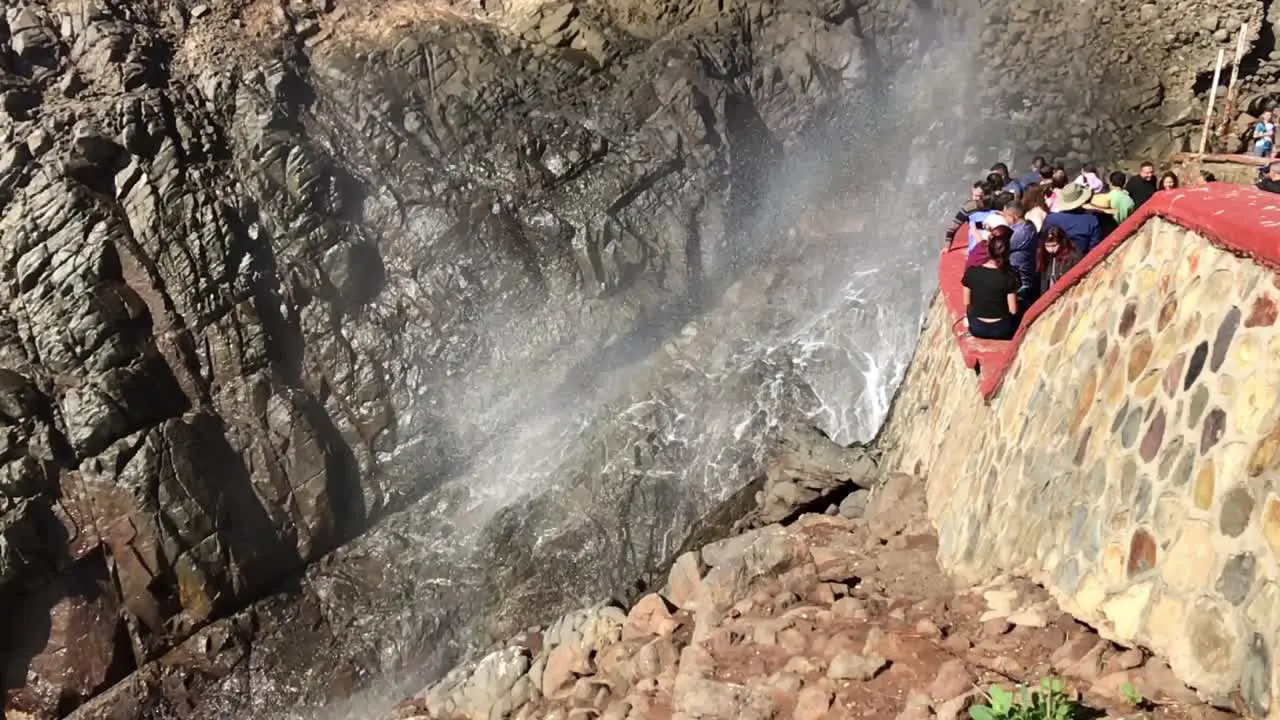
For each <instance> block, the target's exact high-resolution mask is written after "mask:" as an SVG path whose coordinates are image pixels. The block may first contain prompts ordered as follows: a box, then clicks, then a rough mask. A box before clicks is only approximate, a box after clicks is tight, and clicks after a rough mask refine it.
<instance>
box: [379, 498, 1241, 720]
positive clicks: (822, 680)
mask: <svg viewBox="0 0 1280 720" xmlns="http://www.w3.org/2000/svg"><path fill="white" fill-rule="evenodd" d="M923 491H924V483H923V482H922V481H920V480H918V479H916V478H912V477H911V476H908V475H895V476H891V477H890V478H888V480H887V482H886V483H885V484H884V485H882V486H880V487H879V488H878V490H877V491H875V492H873V494H872V497H871V499H870V501H869V504H868V507H867V512H866V516H865V517H859V518H834V517H825V516H822V515H812V514H810V515H803V516H801V517H800V518H799V519H798V520H797V521H796V522H795V523H794V524H790V525H785V526H781V525H768V526H765V527H763V528H758V529H755V530H752V531H749V532H747V533H744V534H742V535H737V536H735V537H732V538H729V539H726V540H723V541H721V542H717V543H712V544H710V545H707V546H705V547H703V548H702V549H701V551H700V552H698V553H688V554H686V555H684V556H682V557H681V558H680V561H679V562H677V563H676V566H675V567H674V568H673V569H672V571H671V574H670V580H669V582H668V583H667V584H666V586H665V587H663V588H662V591H661V593H660V594H659V593H652V594H648V595H645V596H644V597H643V598H641V599H640V600H638V601H637V602H636V603H634V604H633V605H631V606H630V607H629V609H623V608H619V607H617V606H612V605H603V606H596V607H592V608H587V609H583V610H579V611H576V612H574V613H571V614H569V615H566V616H564V617H562V618H559V619H557V620H556V621H555V622H553V623H550V624H549V625H547V626H546V627H545V628H535V629H533V630H531V631H529V632H526V633H523V634H521V635H520V636H518V637H515V638H512V639H510V640H509V641H507V642H505V643H503V644H502V646H500V647H498V648H496V649H494V650H493V651H492V652H491V653H489V654H488V655H486V656H485V657H483V658H481V659H480V660H479V661H478V662H476V663H474V664H473V665H470V666H465V667H460V668H458V669H457V670H455V671H454V672H451V673H450V674H449V675H448V676H447V677H445V678H444V679H443V680H442V681H441V682H439V683H437V684H435V685H433V686H432V687H430V688H427V689H426V690H424V691H422V692H420V693H419V694H418V695H416V696H415V697H414V698H412V699H410V700H408V701H406V702H405V703H403V704H402V706H401V707H400V708H399V709H398V710H397V711H396V712H394V713H393V714H391V715H390V717H392V718H396V719H397V720H488V719H489V718H497V717H510V718H514V719H515V720H525V719H530V720H531V719H533V718H541V719H544V720H567V719H568V718H582V717H599V718H605V719H607V720H628V719H630V720H641V719H644V720H658V719H663V718H690V719H691V720H698V719H700V720H739V719H741V718H759V719H762V720H764V719H768V718H794V719H795V720H824V719H826V718H840V717H850V716H863V717H884V718H890V717H897V718H899V719H900V720H912V719H916V718H918V719H919V720H957V719H958V718H963V717H968V713H967V712H966V711H967V710H968V708H969V707H970V706H972V705H975V704H984V703H985V699H986V698H985V696H984V695H983V693H984V691H985V690H986V688H987V687H988V686H990V685H993V684H1000V685H1003V686H1005V687H1006V688H1007V687H1009V686H1011V685H1012V684H1014V683H1022V684H1025V685H1027V686H1030V687H1033V688H1034V687H1037V686H1038V684H1039V681H1040V679H1041V678H1045V677H1050V676H1057V677H1060V678H1066V679H1067V681H1068V682H1070V686H1071V690H1072V692H1073V693H1074V692H1076V691H1079V692H1080V693H1081V695H1082V696H1083V697H1084V699H1085V702H1086V703H1087V704H1088V705H1089V706H1091V707H1092V708H1094V710H1095V712H1097V714H1098V715H1103V714H1107V715H1115V716H1128V717H1132V713H1133V707H1132V706H1131V705H1129V704H1127V703H1126V701H1125V687H1126V686H1128V687H1129V688H1131V692H1136V693H1140V694H1141V696H1142V697H1143V698H1146V699H1147V700H1146V701H1147V702H1156V703H1160V704H1161V712H1162V713H1163V714H1168V715H1170V716H1171V717H1187V718H1193V717H1201V718H1212V717H1215V715H1217V716H1219V717H1224V718H1226V717H1231V716H1229V715H1227V714H1226V713H1221V714H1217V713H1215V712H1214V711H1213V710H1212V709H1210V708H1207V707H1204V706H1202V705H1200V704H1199V703H1197V701H1196V698H1195V695H1194V693H1192V692H1191V691H1190V690H1188V689H1187V688H1186V687H1185V686H1184V685H1182V684H1181V683H1180V682H1178V681H1177V680H1176V678H1174V677H1173V674H1172V672H1171V671H1170V669H1169V667H1168V665H1167V664H1165V663H1164V662H1162V661H1161V660H1159V659H1156V658H1148V657H1147V656H1146V655H1145V654H1144V653H1143V652H1142V651H1141V650H1139V649H1136V648H1124V647H1116V646H1114V645H1112V644H1111V643H1108V642H1106V641H1104V640H1102V639H1100V638H1099V637H1098V635H1097V634H1096V633H1094V632H1093V631H1092V630H1090V629H1089V628H1086V627H1083V626H1081V625H1079V624H1078V623H1076V622H1075V621H1073V620H1072V619H1071V617H1070V616H1069V615H1067V614H1066V613H1064V612H1062V611H1061V610H1059V609H1058V608H1057V607H1056V605H1055V604H1054V602H1053V601H1052V600H1051V599H1050V598H1049V597H1048V595H1047V593H1046V592H1045V591H1044V590H1043V589H1042V588H1039V587H1036V586H1034V585H1032V584H1031V583H1028V582H1026V581H1018V580H1013V579H1010V578H1004V577H999V578H993V579H992V581H991V582H990V583H987V584H985V585H983V586H978V587H963V586H956V585H955V584H953V582H952V580H951V579H950V578H948V577H947V576H946V575H945V574H944V573H942V572H941V570H940V569H939V568H938V566H937V565H936V563H935V559H934V555H935V552H936V549H937V545H936V538H935V537H934V536H933V535H932V534H931V531H930V528H929V525H928V521H927V519H926V517H925V508H924V495H923ZM1091 714H1092V713H1091Z"/></svg>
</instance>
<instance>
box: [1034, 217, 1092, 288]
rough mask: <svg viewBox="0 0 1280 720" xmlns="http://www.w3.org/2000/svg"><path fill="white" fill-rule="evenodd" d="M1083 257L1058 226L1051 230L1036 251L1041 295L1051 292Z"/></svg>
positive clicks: (1046, 233)
mask: <svg viewBox="0 0 1280 720" xmlns="http://www.w3.org/2000/svg"><path fill="white" fill-rule="evenodd" d="M1081 257H1083V256H1082V255H1081V254H1080V251H1079V250H1077V249H1076V246H1075V245H1072V244H1071V240H1070V239H1069V238H1067V234H1066V232H1064V231H1063V230H1062V228H1060V227H1058V226H1056V225H1055V226H1053V227H1051V228H1049V230H1048V231H1047V232H1045V234H1044V238H1043V239H1042V240H1041V241H1040V248H1039V249H1038V250H1037V251H1036V271H1037V272H1039V273H1040V294H1041V295H1044V294H1045V293H1046V292H1049V288H1050V287H1052V286H1053V284H1054V283H1056V282H1058V280H1060V279H1062V276H1063V275H1066V274H1067V271H1068V270H1070V269H1071V268H1073V267H1075V265H1076V263H1078V262H1080V258H1081Z"/></svg>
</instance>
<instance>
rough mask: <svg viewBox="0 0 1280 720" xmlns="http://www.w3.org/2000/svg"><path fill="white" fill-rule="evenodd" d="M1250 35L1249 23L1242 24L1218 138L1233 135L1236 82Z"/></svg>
mask: <svg viewBox="0 0 1280 720" xmlns="http://www.w3.org/2000/svg"><path fill="white" fill-rule="evenodd" d="M1248 35H1249V25H1248V23H1240V32H1239V33H1238V34H1237V35H1236V58H1235V60H1234V61H1233V62H1232V63H1231V79H1230V80H1228V81H1227V101H1226V103H1224V104H1223V106H1222V107H1223V110H1222V122H1221V123H1219V124H1218V137H1222V136H1224V135H1229V134H1231V119H1232V116H1233V115H1235V111H1236V81H1237V80H1239V79H1240V60H1241V59H1243V58H1244V49H1245V46H1246V45H1247V44H1248V41H1247V39H1246V38H1248Z"/></svg>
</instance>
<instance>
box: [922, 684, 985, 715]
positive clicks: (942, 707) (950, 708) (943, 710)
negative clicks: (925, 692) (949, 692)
mask: <svg viewBox="0 0 1280 720" xmlns="http://www.w3.org/2000/svg"><path fill="white" fill-rule="evenodd" d="M981 698H982V695H981V694H980V693H979V692H978V691H977V690H971V691H970V692H967V693H965V694H963V695H960V696H957V697H954V698H951V699H950V700H947V701H946V702H943V703H941V704H939V705H936V706H934V709H933V714H934V717H935V718H937V720H963V719H964V718H967V717H969V708H971V707H973V706H974V705H977V704H979V700H980V699H981Z"/></svg>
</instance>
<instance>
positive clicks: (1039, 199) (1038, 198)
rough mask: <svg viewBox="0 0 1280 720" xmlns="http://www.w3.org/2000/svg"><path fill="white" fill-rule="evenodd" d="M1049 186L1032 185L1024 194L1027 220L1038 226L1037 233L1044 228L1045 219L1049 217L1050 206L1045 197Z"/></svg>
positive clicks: (1023, 204)
mask: <svg viewBox="0 0 1280 720" xmlns="http://www.w3.org/2000/svg"><path fill="white" fill-rule="evenodd" d="M1049 189H1050V188H1049V186H1048V185H1047V184H1041V185H1032V186H1031V187H1029V188H1027V191H1026V192H1024V193H1022V206H1023V207H1024V208H1026V211H1027V215H1026V217H1027V220H1029V221H1030V222H1031V224H1032V225H1035V226H1036V232H1040V228H1042V227H1044V219H1045V218H1046V217H1048V216H1049V206H1048V204H1046V203H1045V195H1047V194H1048V192H1049Z"/></svg>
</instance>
